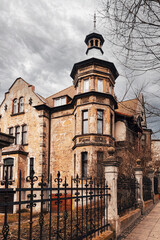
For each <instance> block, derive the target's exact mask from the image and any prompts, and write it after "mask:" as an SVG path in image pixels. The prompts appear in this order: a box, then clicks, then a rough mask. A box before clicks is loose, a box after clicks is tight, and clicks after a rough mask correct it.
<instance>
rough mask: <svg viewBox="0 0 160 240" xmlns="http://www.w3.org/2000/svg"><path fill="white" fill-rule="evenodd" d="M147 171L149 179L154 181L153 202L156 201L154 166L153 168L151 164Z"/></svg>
mask: <svg viewBox="0 0 160 240" xmlns="http://www.w3.org/2000/svg"><path fill="white" fill-rule="evenodd" d="M147 173H148V177H149V179H150V180H151V182H152V189H151V197H152V200H153V203H154V171H153V168H152V165H151V164H150V165H149V167H148V171H147Z"/></svg>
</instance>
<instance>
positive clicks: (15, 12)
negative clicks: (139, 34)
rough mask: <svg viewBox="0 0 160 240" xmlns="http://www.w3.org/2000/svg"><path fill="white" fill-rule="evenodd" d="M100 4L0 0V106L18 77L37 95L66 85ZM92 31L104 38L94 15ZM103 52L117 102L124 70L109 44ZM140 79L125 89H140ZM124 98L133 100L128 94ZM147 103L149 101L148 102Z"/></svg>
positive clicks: (81, 56) (78, 0) (123, 83)
mask: <svg viewBox="0 0 160 240" xmlns="http://www.w3.org/2000/svg"><path fill="white" fill-rule="evenodd" d="M100 2H101V0H94V1H93V0H76V1H75V0H61V1H58V0H54V1H52V0H45V1H44V0H34V1H33V0H27V1H24V0H16V1H15V0H1V1H0V32H1V34H0V102H1V101H2V100H3V98H4V93H5V92H6V91H8V89H9V87H10V86H11V85H12V83H13V82H14V80H15V79H16V78H18V77H22V78H23V79H24V80H26V81H27V82H28V83H30V84H32V85H35V87H36V92H38V93H39V94H41V95H42V96H43V97H47V96H49V95H51V94H53V93H55V92H57V91H59V90H61V89H64V88H66V87H68V86H70V85H71V84H72V79H71V78H70V72H71V70H72V67H73V64H74V63H76V62H78V61H80V60H82V59H84V58H85V51H86V46H85V43H84V39H85V36H86V34H88V33H89V32H90V31H91V30H92V29H93V14H94V10H95V9H96V10H98V9H99V6H100ZM97 28H98V30H99V31H100V32H101V33H102V34H103V35H104V37H105V28H103V22H102V19H101V18H100V17H98V20H97ZM103 50H104V52H105V56H106V60H108V61H111V62H114V63H115V65H116V67H117V69H118V71H119V73H120V77H119V78H118V79H117V83H116V87H115V91H116V95H117V96H118V99H119V100H121V99H122V98H123V96H124V94H125V91H126V89H127V87H128V86H129V83H130V81H131V80H129V81H128V80H127V79H126V78H125V77H124V76H123V75H124V68H123V67H122V66H120V64H119V62H118V61H117V59H116V56H114V55H113V49H112V47H111V45H110V44H109V42H107V41H106V42H105V44H104V47H103ZM152 77H153V76H152ZM156 79H157V78H155V80H156ZM143 80H144V78H143V79H141V80H138V81H137V80H136V81H135V80H134V81H133V86H132V89H131V87H130V88H129V89H130V90H133V87H134V90H135V89H136V88H137V89H140V88H141V86H142V85H143ZM147 82H148V81H147ZM147 87H148V88H147V90H148V91H149V92H151V91H152V92H154V93H155V94H157V92H156V91H157V87H154V86H153V84H152V85H151V86H147ZM137 91H138V90H137ZM127 96H128V97H133V98H134V97H135V96H134V94H133V91H129V92H128V95H127ZM150 101H151V102H153V98H151V100H150Z"/></svg>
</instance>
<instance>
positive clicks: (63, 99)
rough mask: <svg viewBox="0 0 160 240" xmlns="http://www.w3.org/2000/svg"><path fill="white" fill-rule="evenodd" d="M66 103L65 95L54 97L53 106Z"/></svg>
mask: <svg viewBox="0 0 160 240" xmlns="http://www.w3.org/2000/svg"><path fill="white" fill-rule="evenodd" d="M65 104H66V97H59V98H55V99H54V106H55V107H58V106H61V105H65Z"/></svg>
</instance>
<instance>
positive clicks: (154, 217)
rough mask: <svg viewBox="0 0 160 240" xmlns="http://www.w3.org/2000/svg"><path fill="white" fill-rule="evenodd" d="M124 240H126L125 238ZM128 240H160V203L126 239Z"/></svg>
mask: <svg viewBox="0 0 160 240" xmlns="http://www.w3.org/2000/svg"><path fill="white" fill-rule="evenodd" d="M123 239H124V238H123ZM125 239H126V240H160V202H159V203H157V205H155V207H154V208H153V209H152V210H151V212H150V213H149V214H148V215H147V216H146V217H144V218H143V219H142V220H141V221H140V223H139V224H138V225H137V226H136V227H135V228H134V229H133V230H132V231H131V232H130V233H129V234H128V236H127V237H125Z"/></svg>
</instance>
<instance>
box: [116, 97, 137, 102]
mask: <svg viewBox="0 0 160 240" xmlns="http://www.w3.org/2000/svg"><path fill="white" fill-rule="evenodd" d="M133 100H138V97H137V98H132V99H128V100H125V101H121V102H118V103H123V102H128V101H133Z"/></svg>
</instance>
